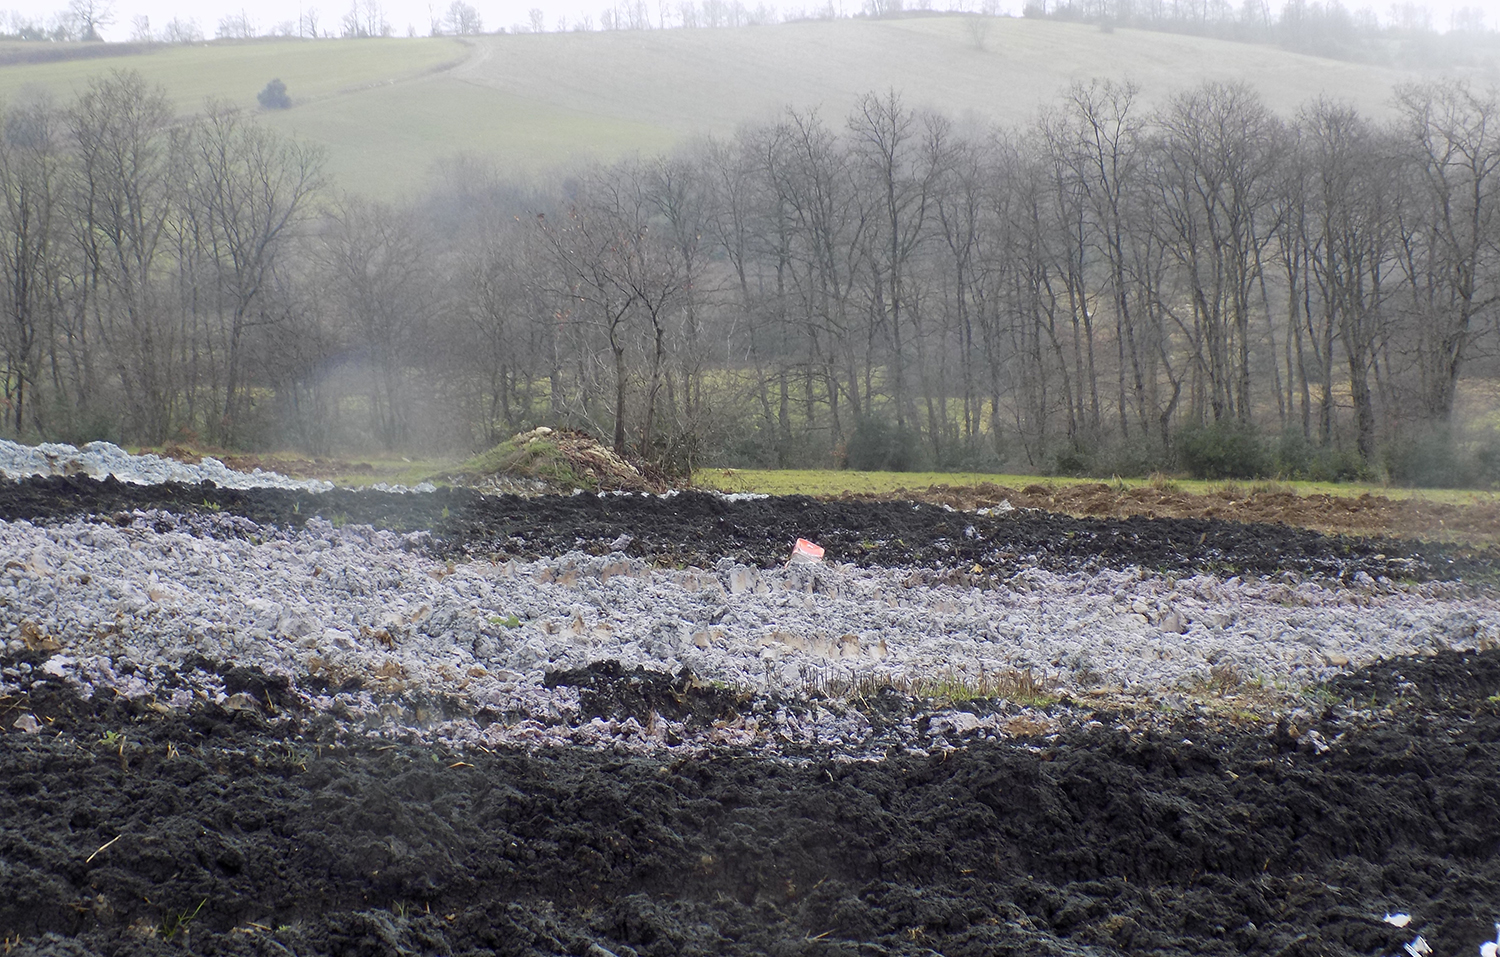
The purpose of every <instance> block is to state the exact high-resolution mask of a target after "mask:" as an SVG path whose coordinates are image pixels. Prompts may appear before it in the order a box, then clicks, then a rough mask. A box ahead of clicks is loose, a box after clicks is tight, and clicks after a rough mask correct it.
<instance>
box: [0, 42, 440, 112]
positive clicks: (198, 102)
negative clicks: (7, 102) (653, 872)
mask: <svg viewBox="0 0 1500 957" xmlns="http://www.w3.org/2000/svg"><path fill="white" fill-rule="evenodd" d="M468 53H469V51H468V48H466V47H465V46H463V45H462V44H461V43H459V42H458V41H457V40H452V39H442V38H440V39H420V40H403V41H400V42H395V41H387V40H339V41H311V40H281V41H270V40H265V41H257V42H253V43H211V44H198V45H194V46H174V47H165V46H163V47H157V48H155V49H153V50H152V51H151V52H148V53H144V54H140V55H136V56H125V57H107V58H100V59H77V60H63V61H60V62H55V63H39V64H19V65H11V66H6V67H0V96H3V97H5V98H6V99H14V98H15V97H16V96H17V95H20V94H23V92H24V91H26V90H27V89H28V88H37V87H40V88H43V89H46V90H48V91H50V92H51V93H52V94H53V95H54V96H55V97H56V98H57V99H59V100H63V101H65V100H67V99H69V98H70V97H71V96H72V95H73V94H74V93H76V92H78V91H81V90H83V89H84V88H85V87H86V86H87V85H88V80H89V78H90V77H93V76H99V75H102V74H107V73H109V72H110V71H112V70H126V69H129V70H138V71H140V73H141V75H142V76H144V77H145V78H146V80H147V81H148V82H151V83H159V84H161V85H162V86H163V87H165V88H166V91H167V96H168V97H169V98H170V100H171V102H172V106H173V107H174V108H175V109H176V110H178V111H179V112H183V113H187V112H192V111H195V110H198V109H200V108H201V107H202V105H203V102H204V100H205V99H223V100H228V101H229V102H231V103H233V104H234V105H235V106H239V107H243V108H245V109H256V108H257V105H256V102H255V95H256V94H257V93H259V92H260V91H261V90H262V89H263V88H264V87H265V85H266V83H267V82H268V81H270V80H271V79H273V78H280V79H281V81H282V82H284V83H285V84H286V86H287V92H288V93H289V94H290V95H291V97H292V99H293V101H294V102H295V103H297V104H299V107H298V108H301V104H312V103H316V102H319V101H324V100H327V99H328V98H342V97H346V96H350V95H353V93H354V91H356V90H358V89H361V88H364V87H368V86H371V85H374V84H380V85H382V88H385V89H391V88H393V87H392V86H391V85H390V83H391V81H401V80H410V79H413V78H416V77H421V76H424V75H427V74H430V73H431V71H433V70H437V69H439V68H440V67H442V66H443V65H444V64H455V63H457V62H458V61H460V60H462V59H464V58H465V57H466V56H467V55H468Z"/></svg>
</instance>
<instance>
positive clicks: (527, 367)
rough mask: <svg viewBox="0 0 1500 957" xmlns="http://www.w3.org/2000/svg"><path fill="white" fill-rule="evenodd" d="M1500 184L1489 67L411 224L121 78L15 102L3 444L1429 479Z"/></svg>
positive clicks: (817, 144) (471, 181) (755, 163)
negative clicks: (1191, 460)
mask: <svg viewBox="0 0 1500 957" xmlns="http://www.w3.org/2000/svg"><path fill="white" fill-rule="evenodd" d="M1497 186H1500V96H1497V94H1496V92H1495V91H1493V90H1490V91H1480V90H1477V89H1475V88H1473V87H1471V86H1470V85H1468V84H1466V83H1463V82H1459V81H1452V80H1442V81H1433V82H1425V83H1418V84H1409V85H1406V86H1403V87H1400V88H1399V89H1397V90H1396V92H1395V94H1394V102H1393V108H1392V110H1391V111H1390V114H1389V115H1388V116H1386V117H1382V118H1379V119H1376V118H1372V117H1368V116H1364V115H1361V114H1360V113H1359V112H1358V111H1356V110H1355V109H1354V108H1352V107H1349V106H1347V105H1344V104H1341V103H1337V102H1332V101H1314V102H1310V103H1308V104H1307V105H1305V106H1304V107H1303V108H1302V109H1301V110H1299V111H1298V112H1297V113H1296V114H1295V115H1292V116H1278V115H1276V114H1275V113H1273V112H1272V111H1271V110H1270V109H1268V108H1267V107H1266V106H1265V104H1264V103H1263V102H1262V101H1261V100H1260V99H1259V97H1258V96H1257V95H1256V93H1255V92H1254V90H1253V89H1251V88H1249V87H1247V86H1243V85H1235V84H1220V83H1205V84H1201V85H1199V86H1196V87H1193V88H1190V89H1187V90H1184V91H1182V92H1180V93H1178V94H1176V95H1175V96H1173V97H1171V98H1169V99H1167V100H1165V101H1164V102H1163V103H1162V104H1161V105H1159V106H1157V107H1155V108H1149V109H1148V108H1146V107H1145V106H1143V104H1142V102H1141V97H1140V94H1139V91H1138V90H1137V89H1136V88H1135V87H1133V86H1131V85H1129V84H1122V83H1114V82H1094V83H1090V84H1081V85H1076V86H1074V87H1072V88H1071V89H1069V90H1067V91H1065V92H1064V93H1063V94H1062V95H1060V96H1059V98H1058V99H1057V100H1056V101H1055V102H1053V103H1051V104H1049V105H1048V106H1047V107H1046V108H1045V109H1044V110H1042V111H1041V113H1040V114H1039V115H1038V116H1037V118H1036V119H1035V121H1034V122H1032V123H1029V124H1026V125H1025V126H1023V127H1019V128H1002V129H991V128H980V127H976V126H969V125H964V124H962V123H959V122H957V121H955V120H954V119H952V118H951V117H947V116H944V115H942V114H941V113H937V112H932V111H925V110H918V109H912V108H910V107H908V106H907V105H906V104H904V103H903V102H902V100H901V97H900V96H899V94H897V93H895V92H893V91H892V92H886V93H883V94H869V95H867V96H865V97H862V98H861V99H860V100H859V101H858V102H857V103H856V104H855V105H854V107H853V109H852V110H851V112H850V113H849V114H848V115H847V116H845V117H841V118H838V119H837V120H831V119H826V118H824V117H823V116H821V115H820V114H818V113H816V112H798V111H791V110H789V111H787V112H786V113H784V114H783V115H782V116H780V117H778V118H776V119H774V120H772V121H768V122H763V123H758V124H753V125H750V126H746V127H744V128H743V129H741V131H740V132H739V133H737V134H736V135H735V136H733V137H730V138H726V139H704V140H700V141H695V142H693V143H690V144H687V145H685V146H684V147H682V148H681V149H679V150H677V151H675V152H673V153H671V154H669V155H664V156H656V157H637V158H631V159H627V160H624V161H621V162H618V163H614V164H608V165H594V166H590V167H586V168H582V169H575V170H568V171H558V172H556V173H555V174H553V175H551V176H549V177H547V178H546V179H545V180H544V181H542V182H541V183H531V184H529V185H522V184H520V183H517V182H514V181H511V180H508V179H506V178H505V177H502V176H501V175H499V174H498V173H497V172H495V171H494V170H492V169H489V168H487V167H486V166H485V165H484V163H483V162H482V161H480V160H477V159H473V158H469V159H455V160H453V161H451V162H449V163H447V164H445V166H444V168H443V169H442V170H441V171H439V175H438V176H437V177H436V178H435V180H434V183H433V185H432V187H431V189H430V191H429V192H428V193H427V194H426V195H425V196H424V197H423V198H422V199H421V200H420V201H417V202H413V203H411V204H408V205H405V206H390V205H383V204H379V203H371V202H367V201H364V200H360V199H358V198H354V197H347V196H341V195H339V194H337V193H336V191H334V190H333V189H332V188H331V186H330V185H329V184H327V183H326V182H325V181H324V177H323V175H322V173H321V157H320V155H319V154H318V153H317V151H315V150H313V149H310V148H308V147H306V146H303V145H300V144H298V143H296V142H294V141H289V140H285V139H282V138H280V137H278V136H276V135H274V134H272V133H270V132H268V131H266V130H264V129H263V128H261V127H258V126H257V125H255V124H254V122H253V121H251V120H250V119H249V118H247V117H244V116H242V115H240V114H238V113H236V112H234V111H233V110H230V109H226V108H222V107H215V108H211V109H209V110H208V111H207V112H206V113H205V114H204V115H203V116H202V117H201V118H199V119H196V120H194V121H192V122H190V123H178V122H176V121H174V120H173V119H172V117H171V116H170V113H169V111H168V110H167V108H166V104H165V100H164V98H163V97H162V94H161V93H160V91H154V90H151V89H150V88H148V87H147V86H146V85H145V84H144V83H143V82H142V81H141V80H140V78H139V77H138V76H136V75H133V74H128V73H121V74H113V75H111V76H110V77H108V78H105V79H101V80H96V81H94V82H93V83H92V84H91V86H90V87H89V89H88V90H87V91H86V92H85V93H84V94H83V95H81V96H80V97H78V99H77V100H76V101H74V102H72V103H70V104H67V105H65V106H61V107H58V106H54V105H51V104H47V103H36V104H32V105H28V106H22V107H14V108H12V109H10V110H9V111H8V112H7V113H6V115H5V118H4V123H3V135H0V191H3V193H4V197H5V207H4V210H3V211H0V288H3V290H4V296H3V298H4V301H3V303H0V314H3V316H4V332H3V337H0V344H3V349H4V352H3V360H4V365H3V373H0V375H3V380H0V381H3V386H4V389H3V411H4V416H5V419H4V421H5V427H6V429H7V430H8V431H9V432H11V433H12V434H22V435H26V436H33V437H46V438H51V437H56V438H64V439H69V440H80V439H86V438H95V437H108V438H114V439H117V440H126V441H132V442H142V443H149V444H160V443H165V442H170V441H173V440H180V439H184V438H186V439H193V440H202V441H208V442H212V443H214V444H218V445H224V446H265V445H293V446H296V447H299V448H303V449H306V450H308V451H310V452H315V453H316V452H327V451H329V450H331V449H334V448H339V447H369V446H372V445H378V446H382V447H385V448H390V449H408V450H419V449H442V450H457V449H463V448H479V447H486V446H488V445H490V444H493V443H495V442H497V441H499V440H500V439H502V438H504V437H506V436H508V435H510V434H512V433H514V432H517V431H520V430H522V429H525V428H528V427H532V426H535V425H540V424H549V425H559V424H564V425H574V426H578V427H582V428H586V429H590V430H592V431H594V432H595V433H596V434H598V435H600V436H602V437H606V438H607V439H609V440H610V441H612V442H613V444H614V445H615V446H616V447H619V448H622V449H624V448H627V447H628V448H630V449H632V450H634V451H636V452H637V453H639V454H642V455H645V456H646V457H648V458H651V459H654V460H656V461H658V462H661V463H662V464H664V465H667V466H669V467H678V468H682V467H687V466H690V465H692V464H704V463H717V464H742V465H749V464H762V465H777V466H793V465H823V464H829V463H832V462H842V463H847V464H852V465H857V466H867V467H870V466H884V467H911V466H915V465H918V464H929V465H934V466H943V467H956V466H965V467H979V468H985V467H999V466H1002V465H1003V466H1010V467H1024V468H1030V469H1038V470H1064V471H1076V470H1092V471H1101V472H1105V473H1106V474H1107V473H1108V472H1111V471H1118V472H1122V473H1125V472H1142V471H1148V470H1150V469H1153V468H1165V467H1170V466H1171V465H1172V464H1173V463H1180V462H1181V461H1182V459H1183V456H1184V455H1188V456H1198V457H1199V458H1200V459H1202V460H1203V461H1207V462H1208V463H1209V465H1208V467H1209V468H1215V467H1222V468H1224V469H1226V470H1229V471H1233V470H1235V469H1247V468H1252V466H1251V465H1249V464H1247V462H1246V461H1240V460H1244V459H1247V458H1250V457H1253V456H1254V454H1259V453H1257V452H1256V451H1255V450H1256V449H1261V450H1264V448H1265V447H1266V446H1267V445H1269V446H1274V447H1275V448H1276V449H1278V450H1280V452H1281V453H1282V455H1281V459H1280V464H1279V465H1277V466H1276V467H1279V468H1282V469H1283V470H1292V471H1295V470H1297V469H1303V470H1312V471H1316V470H1317V469H1323V470H1324V471H1326V472H1328V473H1329V474H1337V475H1346V474H1355V473H1357V472H1360V471H1365V470H1369V469H1372V468H1374V469H1378V468H1382V467H1388V468H1391V469H1393V470H1394V471H1398V472H1399V471H1400V470H1401V469H1402V468H1409V467H1411V462H1412V456H1413V455H1415V454H1417V452H1414V451H1413V450H1417V451H1420V452H1421V455H1422V456H1427V455H1428V452H1430V451H1431V450H1430V449H1428V446H1427V445H1424V444H1423V443H1429V444H1430V442H1432V441H1436V439H1435V438H1434V437H1438V438H1442V437H1446V436H1453V435H1455V434H1456V433H1455V430H1457V429H1460V427H1462V426H1465V425H1466V424H1467V423H1468V419H1466V418H1465V417H1464V416H1463V415H1461V399H1462V397H1463V395H1464V394H1465V390H1467V391H1468V393H1470V394H1474V395H1482V394H1484V390H1485V389H1486V388H1487V385H1488V383H1490V382H1491V381H1492V380H1493V376H1494V373H1495V371H1496V370H1495V369H1494V352H1495V349H1494V346H1495V344H1496V328H1495V313H1496V303H1497V298H1500V221H1497V219H1496V212H1495V206H1496V202H1497V200H1500V196H1497ZM1443 448H1444V449H1447V450H1448V453H1451V452H1452V450H1453V449H1454V448H1455V446H1454V445H1453V444H1452V443H1448V444H1445V445H1444V446H1443ZM1247 449H1248V450H1249V451H1246V450H1247ZM1423 449H1428V451H1421V450H1423ZM1215 456H1218V458H1217V459H1216V458H1215ZM1226 456H1227V459H1228V460H1229V461H1227V462H1226V461H1225V459H1226ZM1236 456H1238V459H1239V460H1237V459H1236ZM1403 456H1405V458H1403ZM1216 461H1217V462H1220V465H1219V466H1215V465H1213V463H1214V462H1216ZM1403 462H1406V463H1407V464H1406V465H1405V466H1403V465H1402V463H1403ZM1253 468H1254V469H1260V470H1266V469H1268V468H1271V466H1269V465H1267V464H1266V462H1265V461H1264V460H1262V461H1261V462H1260V463H1259V464H1258V465H1255V466H1253ZM1398 477H1399V476H1398Z"/></svg>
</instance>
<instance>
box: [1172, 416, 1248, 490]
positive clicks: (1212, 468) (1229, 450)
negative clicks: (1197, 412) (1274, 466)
mask: <svg viewBox="0 0 1500 957" xmlns="http://www.w3.org/2000/svg"><path fill="white" fill-rule="evenodd" d="M1177 456H1178V460H1179V461H1180V463H1181V465H1182V468H1183V469H1184V470H1185V471H1186V472H1187V473H1188V474H1189V475H1191V476H1192V477H1193V478H1197V479H1229V478H1236V479H1246V478H1260V477H1262V476H1264V475H1266V474H1267V472H1268V468H1267V466H1268V465H1269V464H1270V463H1269V461H1268V457H1267V455H1266V453H1265V449H1264V448H1263V447H1262V446H1261V442H1260V436H1259V435H1258V434H1257V433H1256V431H1255V429H1253V428H1251V427H1250V426H1248V425H1243V424H1241V423H1239V422H1228V421H1224V422H1214V423H1211V424H1209V425H1197V426H1188V427H1186V428H1184V429H1182V430H1180V431H1179V432H1178V433H1177Z"/></svg>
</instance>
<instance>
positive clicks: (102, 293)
mask: <svg viewBox="0 0 1500 957" xmlns="http://www.w3.org/2000/svg"><path fill="white" fill-rule="evenodd" d="M171 120H172V111H171V108H170V107H169V106H168V104H167V99H166V94H165V93H164V92H163V91H162V90H161V89H160V88H159V87H158V88H152V87H149V86H147V84H146V81H145V80H144V79H143V78H142V77H141V75H140V74H139V73H134V72H119V71H115V72H112V73H110V74H108V75H107V76H105V77H103V78H97V79H94V80H92V81H90V83H89V86H88V88H87V89H86V90H85V91H84V92H83V94H82V95H80V96H79V97H78V100H77V102H75V103H74V105H73V106H72V108H71V109H70V110H69V111H68V113H67V124H68V127H69V130H70V132H71V134H72V138H73V142H74V144H75V149H76V150H77V166H76V175H77V176H78V178H79V182H78V184H77V186H76V190H75V197H74V200H73V201H74V203H75V204H76V210H75V212H74V214H73V222H74V228H75V229H77V230H78V234H77V239H76V241H77V242H78V243H79V246H80V247H81V249H82V252H83V257H84V263H85V270H86V274H87V277H88V279H87V281H88V285H89V287H90V292H91V296H90V298H89V300H88V301H89V303H90V306H91V310H90V311H91V312H92V314H93V317H94V324H95V327H96V329H97V331H98V333H99V344H100V346H101V347H102V348H103V349H104V350H107V355H108V361H109V363H110V364H111V365H112V366H113V368H114V370H115V372H116V374H117V376H118V381H119V386H120V389H121V391H122V398H123V400H124V401H123V406H124V412H125V416H126V419H127V421H129V422H130V423H131V426H132V428H133V429H134V430H136V431H137V433H138V434H140V435H141V436H143V437H144V438H146V439H147V440H148V441H150V442H160V441H162V440H164V439H165V438H166V437H167V435H168V433H169V431H170V427H171V425H172V419H173V409H174V406H175V404H176V402H177V400H178V399H179V397H180V393H179V390H178V383H177V381H176V378H177V371H178V370H177V367H176V366H175V365H174V362H173V356H174V352H175V351H176V350H177V348H178V347H179V346H180V344H181V343H180V339H179V333H180V329H179V327H178V326H177V325H176V324H175V323H174V321H173V316H172V312H171V310H170V309H168V308H165V305H166V304H165V303H164V302H163V301H162V298H161V290H160V288H159V286H158V283H157V278H158V266H159V262H158V256H159V254H160V253H161V252H162V238H163V234H164V231H165V229H166V225H167V223H168V221H169V219H170V218H171V215H172V211H173V209H174V206H175V199H176V197H175V189H176V185H177V183H178V182H180V178H179V175H178V174H179V169H178V157H179V156H180V155H181V154H180V152H179V151H178V150H176V149H175V148H174V144H173V142H172V139H173V136H174V132H173V129H172V126H171Z"/></svg>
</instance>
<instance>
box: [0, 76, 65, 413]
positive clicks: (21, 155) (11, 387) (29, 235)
mask: <svg viewBox="0 0 1500 957" xmlns="http://www.w3.org/2000/svg"><path fill="white" fill-rule="evenodd" d="M59 125H60V124H59V121H58V116H57V113H56V111H55V109H54V108H53V107H52V105H51V104H50V103H49V102H47V101H45V100H43V101H39V102H36V103H33V104H31V105H29V106H25V107H20V108H17V109H13V110H12V111H11V112H10V113H9V114H8V115H7V116H6V117H5V121H4V126H3V128H0V191H3V193H4V201H5V206H4V210H3V214H4V219H3V220H0V281H3V290H4V297H3V309H0V312H3V315H4V318H5V320H6V321H5V325H4V328H3V330H0V346H3V348H4V358H5V372H4V381H3V385H4V395H3V398H4V399H5V411H6V413H7V415H6V417H5V421H8V422H9V423H12V424H13V426H14V428H15V430H16V432H17V433H20V432H22V431H23V430H24V429H25V428H26V427H27V425H28V420H27V414H28V413H30V415H31V424H32V425H34V426H37V427H38V428H39V429H40V426H41V425H42V417H41V416H40V414H39V412H40V410H39V409H37V408H28V405H27V403H28V401H32V402H33V403H34V400H35V397H36V391H37V387H38V386H39V385H40V384H41V379H42V362H43V358H44V356H45V354H46V352H47V351H48V347H49V338H50V336H51V334H52V330H51V328H50V326H51V323H50V322H49V321H48V319H49V314H50V313H51V311H52V309H53V307H54V305H55V299H54V298H53V296H52V294H51V289H50V288H49V287H50V286H51V281H50V280H51V276H50V274H51V271H52V270H53V268H55V267H54V263H53V259H54V257H55V256H56V255H57V247H58V246H60V245H61V240H62V237H61V236H60V235H59V228H60V226H61V225H62V223H61V221H62V218H63V214H62V210H61V209H60V207H61V206H62V203H63V196H62V190H63V188H64V176H65V172H64V165H63V164H64V162H65V160H64V156H63V153H62V150H61V147H60V143H59V139H60V135H59V134H60V130H59V129H58V126H59ZM0 424H3V422H0Z"/></svg>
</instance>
